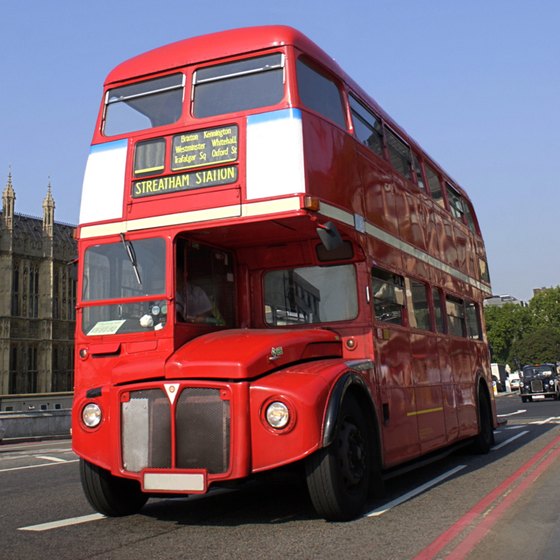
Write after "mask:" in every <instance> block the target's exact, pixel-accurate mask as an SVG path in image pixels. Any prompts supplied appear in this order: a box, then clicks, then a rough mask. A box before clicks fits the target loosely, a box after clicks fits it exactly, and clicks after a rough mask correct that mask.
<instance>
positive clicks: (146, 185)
mask: <svg viewBox="0 0 560 560" xmlns="http://www.w3.org/2000/svg"><path fill="white" fill-rule="evenodd" d="M235 181H237V166H236V165H228V166H226V167H216V168H214V169H201V170H199V171H191V172H190V173H179V174H178V175H168V176H167V177H157V178H154V179H146V180H144V181H135V182H134V183H132V198H142V197H145V196H154V195H158V194H167V193H172V192H177V191H188V190H193V189H201V188H203V187H214V186H216V185H227V184H228V183H235Z"/></svg>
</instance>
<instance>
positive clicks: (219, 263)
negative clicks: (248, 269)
mask: <svg viewBox="0 0 560 560" xmlns="http://www.w3.org/2000/svg"><path fill="white" fill-rule="evenodd" d="M176 262H177V275H176V283H177V286H176V301H175V304H176V314H177V320H178V321H181V322H187V323H206V324H210V325H218V326H232V325H233V324H234V322H235V303H236V300H235V283H234V274H233V259H232V257H231V255H230V254H229V253H227V252H224V251H221V250H219V249H215V248H213V247H208V246H206V245H202V244H199V243H193V242H190V241H186V240H185V239H180V240H179V241H178V242H177V261H176Z"/></svg>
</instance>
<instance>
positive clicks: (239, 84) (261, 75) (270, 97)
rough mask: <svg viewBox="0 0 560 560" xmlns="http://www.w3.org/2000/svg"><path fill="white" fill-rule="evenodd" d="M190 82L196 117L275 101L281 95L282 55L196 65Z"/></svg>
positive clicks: (244, 109)
mask: <svg viewBox="0 0 560 560" xmlns="http://www.w3.org/2000/svg"><path fill="white" fill-rule="evenodd" d="M193 84H194V100H193V102H194V106H193V114H194V116H195V117H197V118H203V117H212V116H214V115H223V114H226V113H235V112H237V111H246V110H248V109H256V108H258V107H267V106H269V105H276V104H277V103H279V102H280V101H281V100H282V97H283V96H284V56H283V55H282V54H280V53H277V54H268V55H266V56H259V57H256V58H249V59H247V60H238V61H237V62H229V63H227V64H219V65H217V66H210V67H208V68H200V69H199V70H197V71H196V72H195V73H194V78H193Z"/></svg>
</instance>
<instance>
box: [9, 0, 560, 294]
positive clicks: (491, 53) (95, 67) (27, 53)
mask: <svg viewBox="0 0 560 560" xmlns="http://www.w3.org/2000/svg"><path fill="white" fill-rule="evenodd" d="M0 14H1V16H2V31H1V34H0V37H1V40H2V55H1V56H0V75H1V77H2V80H1V82H0V111H1V116H2V124H1V126H0V190H3V189H4V186H5V184H6V181H7V176H8V172H9V169H10V168H11V171H12V177H13V184H14V188H15V190H16V212H19V213H24V214H29V215H34V216H40V215H41V212H42V211H41V203H42V200H43V198H44V196H45V194H46V191H47V185H48V183H49V178H50V182H51V184H52V192H53V196H54V198H55V201H56V211H55V219H56V220H57V221H62V222H66V223H72V224H75V223H76V222H77V219H78V211H79V203H80V189H81V183H82V178H83V171H84V167H85V163H86V159H87V155H88V151H89V144H90V141H91V136H92V132H93V126H94V120H95V117H96V113H97V110H98V108H99V103H100V98H101V85H102V83H103V80H104V78H105V76H106V74H107V73H108V72H109V71H110V70H111V69H112V68H113V67H114V66H115V65H117V64H118V63H120V62H122V61H123V60H125V59H127V58H130V57H131V56H134V55H136V54H139V53H141V52H143V51H146V50H149V49H152V48H154V47H157V46H160V45H163V44H165V43H168V42H172V41H176V40H179V39H183V38H187V37H192V36H195V35H201V34H204V33H211V32H214V31H220V30H224V29H229V28H233V27H243V26H251V25H262V24H274V23H279V24H287V25H292V26H293V27H296V28H298V29H300V30H301V31H303V32H304V33H305V34H307V35H308V36H309V37H310V38H311V39H312V40H314V41H315V42H316V43H318V44H319V45H320V46H321V47H322V48H323V49H324V50H325V51H326V52H327V53H329V54H330V55H331V56H332V57H333V58H335V59H336V60H337V62H338V63H339V64H340V65H341V66H342V67H343V68H344V69H345V70H346V71H347V72H348V73H349V74H350V75H351V76H352V77H353V78H354V79H355V80H356V81H357V82H358V83H359V84H360V85H361V86H362V87H364V89H366V90H367V91H368V92H369V93H370V94H371V95H372V96H373V97H374V98H375V99H376V100H377V101H378V102H379V103H380V105H381V106H382V107H383V108H384V109H385V110H386V111H387V112H388V113H389V114H391V115H392V117H393V118H394V119H395V120H396V121H397V122H399V124H401V125H402V126H403V127H404V128H405V130H407V131H408V133H409V134H410V135H411V136H413V137H414V138H415V139H416V140H417V141H418V142H419V143H420V145H422V146H423V147H424V149H425V150H426V151H427V152H428V153H429V154H430V155H431V156H432V157H433V158H434V159H435V160H436V161H438V162H439V163H440V164H441V165H442V166H443V167H444V168H445V169H446V170H447V172H448V173H449V174H450V175H451V176H452V177H453V178H454V179H455V180H456V181H457V182H458V183H459V184H461V185H462V186H463V187H464V188H465V189H466V191H467V192H468V193H469V195H470V197H471V198H472V200H473V203H474V205H475V208H476V211H477V214H478V218H479V221H480V223H481V227H482V230H483V234H484V237H485V241H486V248H487V252H488V257H489V264H490V273H491V277H492V284H493V290H494V293H498V294H506V293H507V294H511V295H513V296H515V297H517V298H519V299H523V300H528V299H529V298H530V297H531V295H532V290H533V288H536V287H542V286H556V285H558V284H560V247H559V246H558V243H557V239H558V233H557V231H558V225H559V220H558V211H559V206H560V205H559V202H560V170H559V167H560V165H559V164H560V154H559V151H560V109H559V100H560V72H559V59H560V33H559V32H558V29H559V27H560V2H558V1H557V0H532V1H529V0H470V1H469V2H453V1H450V0H423V1H420V0H363V1H359V0H345V1H344V2H342V1H338V2H335V1H333V0H282V1H278V2H266V1H263V0H260V1H256V0H237V1H224V0H211V1H208V2H186V1H176V0H159V1H158V2H154V1H153V0H151V1H147V0H111V1H108V0H96V1H95V2H76V1H67V0H50V1H48V2H45V1H44V0H41V1H39V0H21V1H18V2H8V1H7V0H6V1H4V2H2V6H1V8H0Z"/></svg>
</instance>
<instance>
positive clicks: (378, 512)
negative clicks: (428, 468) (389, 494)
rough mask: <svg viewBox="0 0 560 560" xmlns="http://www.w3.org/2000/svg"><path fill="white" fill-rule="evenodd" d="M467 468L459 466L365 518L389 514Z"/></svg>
mask: <svg viewBox="0 0 560 560" xmlns="http://www.w3.org/2000/svg"><path fill="white" fill-rule="evenodd" d="M466 466H467V465H459V466H458V467H455V468H454V469H451V470H450V471H447V472H445V473H443V474H442V475H440V476H438V477H437V478H434V479H433V480H429V481H428V482H426V483H425V484H422V485H421V486H418V488H414V489H413V490H411V491H410V492H407V493H406V494H403V495H402V496H399V497H398V498H395V499H394V500H391V501H390V502H387V503H386V504H384V505H382V506H380V507H378V508H376V509H374V510H372V511H370V512H369V513H366V515H364V517H379V516H380V515H383V514H384V513H386V512H388V511H389V510H390V509H393V508H394V507H395V506H398V505H400V504H402V503H404V502H406V501H408V500H410V499H411V498H414V497H415V496H417V495H418V494H421V493H422V492H424V491H426V490H427V489H428V488H431V487H432V486H435V485H436V484H439V483H440V482H441V481H442V480H445V479H446V478H449V477H450V476H453V475H454V474H455V473H457V472H459V471H460V470H462V469H464V468H465V467H466Z"/></svg>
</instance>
